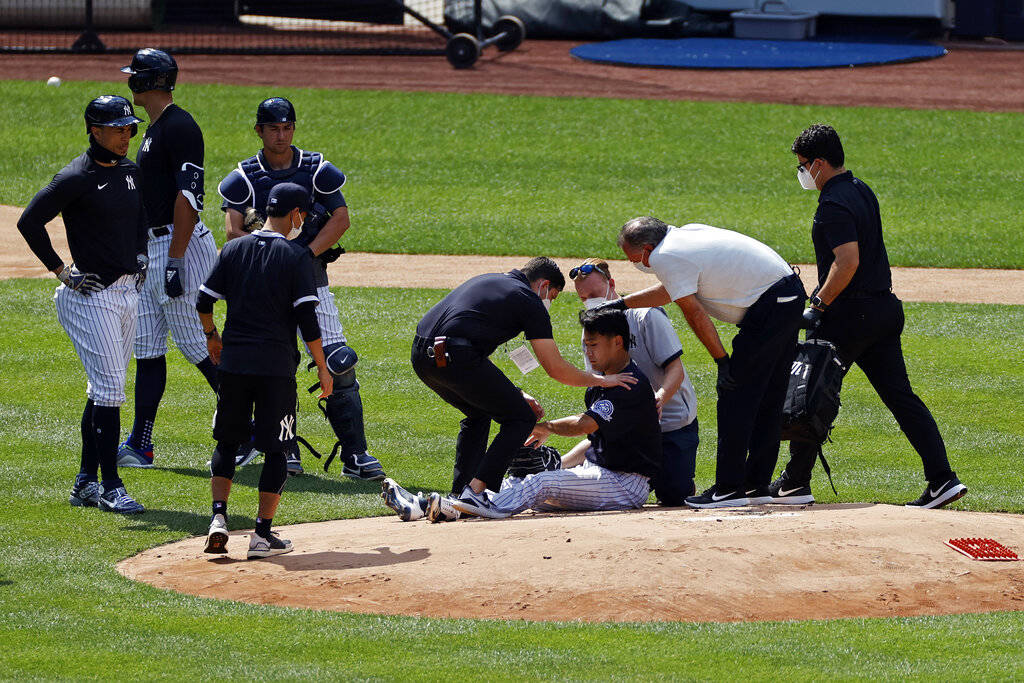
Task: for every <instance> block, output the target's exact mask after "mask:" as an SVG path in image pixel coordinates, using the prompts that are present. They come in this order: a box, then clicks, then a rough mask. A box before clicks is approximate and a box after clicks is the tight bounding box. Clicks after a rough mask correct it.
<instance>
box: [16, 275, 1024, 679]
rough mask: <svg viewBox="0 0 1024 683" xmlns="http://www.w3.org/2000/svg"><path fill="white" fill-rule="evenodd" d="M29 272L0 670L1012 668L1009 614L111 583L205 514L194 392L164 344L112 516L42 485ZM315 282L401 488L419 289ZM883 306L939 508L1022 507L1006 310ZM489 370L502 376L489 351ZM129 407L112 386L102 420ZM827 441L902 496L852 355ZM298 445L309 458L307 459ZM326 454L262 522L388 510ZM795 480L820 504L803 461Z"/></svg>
mask: <svg viewBox="0 0 1024 683" xmlns="http://www.w3.org/2000/svg"><path fill="white" fill-rule="evenodd" d="M53 286H54V283H52V282H51V281H45V280H13V281H3V282H0V315H2V319H3V321H4V325H3V327H2V328H0V425H2V426H0V486H2V490H3V491H4V494H5V495H4V504H3V506H2V507H0V540H2V542H3V543H4V559H3V562H2V563H0V638H2V642H3V644H4V647H3V648H0V666H2V668H0V671H2V673H0V677H2V678H11V679H19V678H28V677H38V678H85V677H97V678H98V677H105V678H110V677H114V676H116V677H118V678H122V679H132V678H140V679H152V678H185V677H198V678H211V679H212V678H236V679H238V678H254V677H261V678H298V677H318V678H383V679H392V678H399V677H402V678H411V679H433V680H438V679H450V678H453V677H468V676H474V674H475V675H477V676H481V677H484V678H488V679H505V680H511V679H522V678H525V677H530V678H559V679H606V678H619V679H635V678H642V679H659V678H673V679H677V678H679V679H723V678H730V679H752V680H768V679H780V678H787V677H790V678H796V677H799V678H807V679H809V678H816V679H824V678H829V679H853V678H865V677H868V678H893V679H895V678H900V679H903V678H913V679H921V680H923V679H933V680H934V679H937V678H940V677H943V678H948V677H949V676H950V675H951V672H957V673H956V674H955V675H957V676H963V677H967V678H977V679H991V680H995V679H1009V678H1021V677H1024V660H1022V659H1021V657H1020V652H1021V651H1022V648H1024V636H1022V635H1021V634H1022V632H1024V613H997V614H987V615H965V616H952V617H927V618H913V619H890V620H870V619H860V620H837V621H830V622H792V623H757V624H679V623H672V624H647V625H635V624H615V625H586V624H574V623H562V624H559V623H553V624H530V623H522V622H508V623H503V622H484V621H460V620H434V619H415V618H404V617H375V616H359V615H347V614H336V613H322V612H315V611H303V610H290V609H282V608H272V607H259V606H254V605H247V604H236V603H228V602H220V601H213V600H204V599H199V598H194V597H189V596H183V595H178V594H175V593H170V592H164V591H160V590H157V589H155V588H152V587H149V586H146V585H141V584H136V583H134V582H131V581H129V580H127V579H125V578H123V577H122V576H120V575H119V574H118V573H117V572H116V571H115V570H114V569H113V565H114V563H116V562H117V561H118V560H120V559H121V558H123V557H125V556H128V555H130V554H133V553H135V552H137V551H139V550H142V549H144V548H148V547H152V546H154V545H158V544H161V543H165V542H168V541H172V540H175V539H180V538H183V537H186V536H190V535H196V534H200V533H203V532H204V531H205V528H206V524H207V520H208V510H209V497H208V496H209V494H208V491H209V488H208V487H209V484H208V474H207V471H206V469H205V462H206V460H207V459H208V456H209V452H210V450H211V448H212V442H211V440H210V436H209V423H210V414H211V412H212V407H213V400H212V395H211V393H210V391H209V389H208V388H207V386H206V384H205V382H204V381H203V380H202V378H201V377H200V376H199V374H198V373H197V372H196V371H195V370H194V369H193V368H192V367H191V366H189V365H188V364H187V363H186V362H185V361H184V360H183V359H182V358H181V356H180V355H179V354H177V353H176V352H172V353H171V354H170V355H169V367H168V381H169V386H168V393H167V396H166V398H165V401H164V404H163V406H162V408H161V413H160V416H159V420H158V425H157V429H156V435H155V438H156V442H157V464H158V466H159V467H158V469H155V470H152V471H138V470H129V471H124V472H123V474H124V477H125V480H126V483H127V486H128V490H129V491H130V492H131V493H133V494H134V495H136V496H137V497H138V499H139V500H141V501H142V502H143V503H144V504H145V505H146V506H147V507H148V508H149V510H148V511H147V513H146V514H145V515H142V516H140V517H135V518H123V517H117V516H115V515H111V514H108V513H103V512H100V511H98V510H93V509H73V508H70V507H69V506H68V505H67V502H66V500H67V498H66V497H67V492H68V489H69V487H70V484H71V481H72V479H73V477H74V474H75V472H76V471H77V461H78V450H79V443H80V441H79V438H80V437H79V429H78V424H79V418H80V414H81V408H82V405H83V404H84V400H85V399H84V396H83V388H84V385H85V381H84V373H83V371H82V369H81V366H80V364H79V363H78V360H77V359H76V358H75V356H74V353H73V351H72V349H71V346H70V343H69V341H68V340H67V338H66V337H65V335H64V333H63V331H62V330H61V329H60V327H59V326H58V324H57V322H56V316H55V314H54V310H53V304H52V303H51V295H52V290H53ZM337 293H338V301H339V304H340V306H341V309H342V316H343V319H344V320H345V322H346V329H347V332H348V334H349V337H350V341H351V343H352V345H353V346H354V347H355V348H356V349H357V350H358V351H359V354H360V357H361V361H360V369H359V372H360V382H361V384H362V387H363V397H364V401H365V404H366V410H367V427H368V435H369V438H370V441H371V444H372V448H373V451H374V452H375V453H376V454H377V455H378V456H379V457H380V459H381V461H382V462H383V463H384V465H385V467H386V468H387V469H388V472H389V473H390V474H391V475H392V476H394V477H396V478H397V479H398V480H399V481H401V482H403V483H406V484H407V485H409V486H411V487H414V489H415V488H424V489H431V488H436V489H444V488H445V487H446V485H447V484H448V483H449V482H450V470H451V459H452V455H451V453H452V448H453V442H454V433H455V430H456V428H457V419H458V417H459V416H458V414H457V413H456V412H455V411H454V410H452V409H450V408H448V407H447V406H445V405H444V404H442V403H441V402H440V401H439V400H438V399H436V397H434V396H433V395H432V394H431V393H430V392H429V391H428V390H427V389H426V388H425V387H423V386H422V385H421V384H420V383H419V382H418V380H417V379H416V378H415V376H414V375H413V373H412V371H411V369H410V367H409V365H408V358H407V354H408V348H409V339H410V336H411V334H412V331H413V329H414V326H415V323H416V321H417V320H418V318H419V316H420V315H421V314H422V312H423V311H424V310H426V308H427V307H428V306H429V305H430V304H431V303H433V302H434V301H436V300H437V299H438V298H439V297H440V296H441V294H442V293H441V292H439V291H431V290H393V289H341V290H337ZM571 299H572V298H571V297H568V296H565V297H563V298H560V299H559V300H558V301H557V302H556V303H555V305H554V307H553V315H554V320H555V328H556V330H557V333H556V336H557V340H558V342H559V344H560V346H561V347H562V349H563V351H564V353H565V354H566V356H567V357H569V358H570V359H573V360H578V359H579V354H578V352H577V351H576V348H577V347H576V342H577V339H578V337H577V335H578V332H577V330H576V327H575V324H574V322H573V317H574V315H575V309H576V305H575V302H573V301H571ZM218 312H219V313H221V314H222V313H223V307H222V306H221V307H219V311H218ZM907 312H908V328H907V332H906V334H905V335H904V344H905V348H906V350H907V356H908V360H909V366H910V374H911V378H912V380H913V381H914V384H915V386H916V388H917V389H918V390H919V392H920V394H921V395H922V397H923V398H924V399H925V401H926V402H928V404H929V405H930V406H931V408H932V410H933V412H934V413H935V415H936V418H937V420H938V422H939V425H940V427H941V428H942V430H943V433H944V435H945V437H946V440H947V444H948V446H949V450H950V457H951V459H952V460H953V463H954V466H955V468H956V469H957V471H958V473H959V474H960V476H961V478H962V479H963V480H964V481H965V482H966V483H967V484H968V485H969V486H970V488H971V493H970V494H969V495H968V496H967V497H966V498H965V499H963V500H962V501H961V502H959V503H957V504H956V506H957V507H960V508H965V509H973V510H1008V511H1013V512H1024V500H1022V497H1021V491H1020V477H1019V465H1020V453H1021V452H1022V451H1024V425H1022V424H1021V422H1020V419H1019V415H1018V414H1017V413H1018V411H1017V410H1016V408H1015V406H1017V405H1019V400H1020V396H1021V393H1022V391H1024V367H1022V364H1021V361H1020V359H1019V358H1017V356H1016V355H1014V354H1012V353H1009V352H1005V353H994V352H993V350H994V349H1019V348H1022V347H1024V307H1008V306H973V305H941V304H912V305H908V306H907ZM671 315H672V317H673V320H674V322H675V323H676V327H677V329H679V330H680V331H681V332H682V333H681V337H682V339H683V342H684V362H685V363H686V365H687V367H688V369H689V371H690V372H691V374H692V376H693V378H694V383H695V385H696V388H697V392H698V399H699V401H701V406H700V419H701V423H702V434H701V436H702V444H701V448H700V455H699V466H698V479H699V483H700V484H705V483H708V482H709V481H710V478H711V476H712V472H713V452H714V449H713V444H714V441H715V430H714V412H713V376H714V375H713V372H714V371H713V364H712V363H711V361H710V359H709V358H708V357H707V355H706V353H705V352H704V351H703V350H702V349H701V348H700V347H699V344H698V343H697V342H696V341H695V340H694V339H693V337H692V335H691V334H689V333H688V332H685V327H684V323H682V321H681V319H680V316H679V315H678V313H677V312H676V311H672V312H671ZM728 336H731V334H730V335H728ZM502 365H503V367H505V368H506V370H507V371H508V372H510V373H515V372H516V371H515V370H514V368H511V367H510V363H508V362H502ZM132 372H133V371H132ZM130 374H131V373H130ZM303 381H304V378H303ZM310 381H312V380H310ZM522 383H523V385H524V386H525V387H526V389H527V390H528V391H530V392H531V393H533V394H534V395H535V396H538V397H539V398H540V399H541V400H542V401H543V402H544V403H545V405H546V407H547V408H548V411H549V412H550V413H551V414H552V415H560V414H566V413H569V412H574V411H576V410H578V409H579V407H580V401H581V395H582V390H579V389H570V388H565V387H561V386H560V385H557V384H556V383H555V382H553V381H552V380H549V379H546V378H544V377H543V376H542V374H541V373H540V371H535V372H534V373H531V374H530V375H529V376H527V377H526V378H525V379H523V380H522ZM301 385H302V381H300V386H301ZM129 395H130V391H129ZM131 409H132V407H131V404H130V403H129V405H128V406H126V409H125V411H124V412H125V414H124V416H123V419H122V422H123V423H124V426H125V428H126V427H127V425H128V424H129V420H130V418H131ZM299 427H300V431H301V433H303V434H305V435H306V436H308V437H309V438H311V439H312V441H313V442H314V443H315V444H319V445H321V446H326V445H327V444H328V443H329V429H328V427H327V425H326V423H325V422H324V421H323V420H322V418H320V417H319V413H318V412H317V411H316V409H315V408H314V406H313V403H312V401H311V400H309V399H305V400H304V401H303V403H302V410H301V412H300V416H299ZM834 438H835V441H836V443H835V444H834V445H832V446H831V447H830V449H829V455H830V460H831V462H832V464H833V468H834V471H835V474H836V484H837V486H838V487H839V491H840V494H841V495H840V496H839V498H838V500H841V501H863V500H868V501H875V500H877V501H884V502H895V503H899V502H903V501H905V500H908V499H910V498H913V497H916V496H917V495H918V494H919V493H920V491H921V488H922V487H923V486H924V481H923V479H922V476H921V466H920V462H919V460H918V459H917V457H916V455H914V453H913V451H912V450H911V449H910V447H909V446H908V444H907V443H906V441H905V439H903V438H902V437H901V436H900V434H899V433H898V431H897V428H896V426H895V424H894V423H893V421H892V419H891V416H889V415H888V413H886V412H885V410H884V409H883V408H882V407H881V404H880V403H879V401H878V399H877V398H876V397H874V396H873V395H872V394H871V391H870V389H869V387H868V386H867V382H866V380H865V379H864V377H863V375H861V374H860V373H859V371H856V370H855V371H854V372H853V373H852V374H851V375H850V378H849V379H848V381H847V385H846V388H845V391H844V406H843V412H842V414H841V418H840V421H839V426H838V427H837V429H836V431H835V434H834ZM554 443H556V444H557V445H561V446H565V445H567V444H568V443H569V442H568V441H566V440H556V441H555V442H554ZM306 460H307V463H306V464H307V465H309V469H310V470H314V469H315V465H316V463H315V462H310V459H309V458H307V459H306ZM338 469H339V466H338V465H337V464H336V465H335V466H334V472H333V473H332V474H331V475H328V476H325V475H324V474H323V473H322V472H315V473H314V474H312V475H308V476H303V477H300V478H298V479H293V480H292V481H290V482H289V484H288V487H287V490H286V493H285V497H284V500H283V503H282V505H281V510H280V512H279V514H278V517H277V518H276V521H277V522H280V523H282V524H288V523H295V522H302V521H316V520H325V519H335V518H347V517H357V516H366V515H379V514H385V513H387V512H388V511H387V510H386V509H385V508H384V507H383V506H382V504H381V503H380V501H379V498H378V497H377V491H378V488H377V486H376V485H374V484H372V483H356V482H351V481H348V480H342V479H341V478H340V477H339V473H338ZM257 474H258V468H249V469H246V470H243V471H241V472H240V474H239V477H238V479H237V485H236V487H235V489H234V494H233V496H232V500H231V512H232V516H231V520H230V522H231V526H232V528H242V527H247V526H251V525H252V523H253V520H252V515H253V512H254V509H255V501H256V492H255V485H256V479H257ZM339 494H344V495H339ZM815 495H816V496H817V497H818V498H819V500H821V501H822V502H831V501H833V500H834V498H833V496H832V495H831V492H830V491H829V490H828V488H827V485H825V484H824V483H823V481H822V480H821V479H820V477H819V479H818V480H817V483H816V487H815ZM387 542H388V541H387V539H386V538H382V539H381V543H382V544H385V545H386V544H387ZM564 569H566V570H567V571H568V570H570V569H569V568H564ZM456 587H457V580H453V582H452V589H453V590H455V589H456Z"/></svg>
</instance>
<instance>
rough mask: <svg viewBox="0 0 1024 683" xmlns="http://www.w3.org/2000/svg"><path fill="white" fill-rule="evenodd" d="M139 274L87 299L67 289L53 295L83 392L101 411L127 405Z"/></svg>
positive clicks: (61, 287) (122, 279) (58, 290)
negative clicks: (81, 374)
mask: <svg viewBox="0 0 1024 683" xmlns="http://www.w3.org/2000/svg"><path fill="white" fill-rule="evenodd" d="M135 281H136V277H135V275H122V276H121V277H120V278H118V279H117V280H115V281H114V283H113V284H111V285H110V286H109V287H107V288H105V289H103V290H101V291H99V292H93V293H92V294H91V295H89V296H86V295H84V294H79V293H78V292H76V291H74V290H73V289H68V288H67V287H65V286H64V285H61V286H59V287H58V288H57V291H56V292H55V293H54V295H53V299H54V303H55V304H56V307H57V320H58V321H60V324H61V327H63V328H64V330H65V331H66V332H67V333H68V337H70V338H71V343H72V344H73V345H74V347H75V353H76V354H78V357H79V358H80V359H81V361H82V365H83V366H84V367H85V376H86V378H87V380H88V384H87V386H86V390H85V393H86V395H87V396H88V397H89V398H90V399H92V402H93V403H95V404H96V405H98V406H110V407H118V406H121V405H122V404H123V403H124V400H125V394H124V378H125V372H126V371H127V369H128V361H129V360H130V359H131V353H132V340H133V339H134V338H135V320H136V310H137V307H138V302H139V295H138V292H137V291H136V289H135Z"/></svg>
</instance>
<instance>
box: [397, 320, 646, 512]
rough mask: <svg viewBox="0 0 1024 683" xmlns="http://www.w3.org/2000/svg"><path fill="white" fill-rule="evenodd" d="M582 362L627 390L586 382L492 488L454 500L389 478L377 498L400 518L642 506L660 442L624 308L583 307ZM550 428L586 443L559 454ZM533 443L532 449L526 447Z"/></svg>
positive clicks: (541, 427)
mask: <svg viewBox="0 0 1024 683" xmlns="http://www.w3.org/2000/svg"><path fill="white" fill-rule="evenodd" d="M580 324H581V325H582V327H583V340H584V347H585V349H586V355H587V361H588V362H589V364H590V366H591V367H592V368H593V369H594V370H595V371H596V372H598V373H600V374H604V375H610V374H616V373H628V374H630V375H632V376H633V377H635V378H636V380H637V382H636V384H633V385H631V386H630V387H629V388H626V387H622V386H615V387H607V388H606V387H590V388H589V389H587V391H586V394H585V397H584V405H585V406H586V410H585V411H584V412H582V413H580V414H578V415H571V416H569V417H563V418H560V419H557V420H549V421H543V422H538V423H537V425H536V427H535V428H534V430H533V433H532V434H531V435H530V438H529V439H528V441H527V447H525V448H522V449H520V450H519V451H518V453H517V455H516V457H515V458H514V459H513V460H512V462H511V464H510V466H509V470H508V476H507V477H506V478H505V479H504V480H503V481H502V484H501V490H500V491H498V492H497V493H495V492H493V491H484V492H483V493H480V494H474V495H473V496H469V495H467V493H466V492H465V491H464V492H463V494H462V495H461V496H459V497H458V498H455V497H450V496H444V495H442V494H440V493H431V494H429V495H424V494H423V493H418V494H415V495H413V494H412V493H410V492H409V491H407V490H406V489H404V488H402V487H401V486H399V485H398V484H397V483H396V482H395V481H394V480H392V479H385V480H384V482H383V487H382V493H381V497H382V498H383V500H384V503H385V505H387V506H388V507H390V508H391V509H392V510H394V511H395V512H396V513H397V514H398V516H399V518H401V519H402V520H403V521H412V520H416V519H422V518H427V519H429V520H430V521H432V522H447V521H454V520H456V519H459V517H461V516H463V515H470V516H476V517H488V518H494V519H498V518H504V517H511V516H512V515H514V514H516V513H518V512H522V511H523V510H528V509H532V510H537V511H556V510H577V511H589V510H625V509H630V508H639V507H642V506H643V505H644V503H645V502H647V498H648V496H649V495H650V491H651V485H650V480H651V478H652V477H654V476H656V475H657V474H658V472H659V471H660V469H661V461H662V444H661V429H660V427H659V423H658V406H657V402H656V399H655V396H654V391H653V389H652V388H651V384H650V382H649V381H648V380H647V377H645V376H644V374H643V372H641V371H640V369H639V368H638V367H637V365H636V363H635V362H634V361H633V360H632V359H631V358H630V355H629V346H630V333H629V323H628V322H627V320H626V316H625V315H624V314H623V313H622V312H621V311H613V310H587V311H582V312H581V313H580ZM552 434H557V435H559V436H570V437H571V436H584V435H586V436H587V438H588V440H589V442H590V445H589V447H587V448H586V449H573V451H572V452H571V453H570V454H568V455H566V456H565V457H564V458H562V457H559V456H558V452H557V451H555V449H553V448H551V447H549V446H545V445H543V443H544V441H545V440H546V439H547V438H548V437H549V436H551V435H552ZM530 446H532V447H530Z"/></svg>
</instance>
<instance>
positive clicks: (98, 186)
mask: <svg viewBox="0 0 1024 683" xmlns="http://www.w3.org/2000/svg"><path fill="white" fill-rule="evenodd" d="M109 184H110V183H103V184H102V185H97V186H96V189H97V190H102V189H103V188H104V187H106V186H107V185H109Z"/></svg>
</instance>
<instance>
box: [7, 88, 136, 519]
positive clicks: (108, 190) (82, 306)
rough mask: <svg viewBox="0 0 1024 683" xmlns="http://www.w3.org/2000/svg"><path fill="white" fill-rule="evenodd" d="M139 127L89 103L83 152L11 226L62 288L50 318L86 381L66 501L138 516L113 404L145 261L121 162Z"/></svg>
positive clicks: (118, 110) (127, 113) (131, 186)
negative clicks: (58, 227) (62, 238)
mask: <svg viewBox="0 0 1024 683" xmlns="http://www.w3.org/2000/svg"><path fill="white" fill-rule="evenodd" d="M140 121H141V119H138V118H136V117H135V111H134V110H133V109H132V105H131V104H130V103H129V102H128V100H126V99H125V98H123V97H117V96H111V95H104V96H103V97H97V98H96V99H94V100H93V101H92V102H90V103H89V105H88V107H86V109H85V131H86V133H88V135H89V149H88V150H87V151H86V152H85V153H84V154H82V155H80V156H79V157H77V158H76V159H74V160H73V161H72V162H71V163H70V164H68V165H67V166H65V167H64V168H63V169H61V171H60V172H58V173H57V175H55V176H54V177H53V180H51V181H50V183H49V184H48V185H47V186H46V187H44V188H43V189H42V190H40V191H39V192H38V193H37V194H36V196H35V197H33V198H32V201H31V202H29V205H28V207H27V208H26V209H25V211H24V213H22V215H21V219H20V220H19V221H18V230H20V231H21V234H22V235H23V236H24V238H25V241H26V242H28V245H29V247H30V248H31V249H32V253H34V254H35V255H36V256H38V257H39V260H40V261H42V263H43V265H44V266H46V268H47V270H50V271H52V272H53V273H54V274H55V275H56V276H57V279H59V280H60V282H61V284H60V286H59V287H57V292H56V293H55V294H54V301H55V303H56V306H57V319H58V320H59V321H60V324H61V326H62V327H63V328H64V330H65V331H66V332H67V334H68V337H69V338H70V339H71V343H72V344H73V345H74V348H75V353H77V354H78V357H79V359H81V361H82V365H83V366H84V367H85V374H86V377H87V378H88V384H87V386H86V395H87V397H88V400H87V401H86V404H85V411H84V412H83V413H82V458H81V468H80V470H79V473H78V476H77V477H75V483H74V485H73V486H72V488H71V497H70V502H71V504H72V505H75V506H90V507H96V506H99V507H100V509H103V510H108V511H110V512H117V513H121V514H133V513H139V512H143V511H144V510H145V508H144V507H143V506H142V505H141V504H140V503H138V502H136V501H135V500H134V499H133V498H132V497H131V496H129V495H128V492H127V491H126V490H125V487H124V483H123V482H122V481H121V478H120V476H119V475H118V471H117V440H118V435H119V433H120V429H121V408H120V406H121V404H123V403H124V399H125V395H124V380H125V372H126V370H127V368H128V360H129V358H131V344H132V341H133V339H134V336H135V319H136V308H137V305H138V288H139V287H140V286H141V285H142V283H143V281H144V280H145V274H146V261H147V259H146V237H147V235H146V212H145V206H144V204H143V201H142V196H141V191H140V190H141V184H142V183H141V179H140V174H139V169H138V168H137V167H136V166H135V164H133V163H132V162H131V161H129V160H128V159H126V158H125V154H127V153H128V143H129V140H130V139H131V137H132V136H133V135H135V133H136V131H137V130H138V124H139V123H140ZM57 214H61V215H62V216H63V218H64V227H65V229H66V230H67V235H68V247H69V248H70V249H71V258H72V259H73V261H74V262H73V263H72V264H71V265H65V264H64V262H63V260H62V259H61V257H60V256H58V255H57V252H56V251H54V249H53V245H52V244H51V242H50V238H49V235H48V234H47V232H46V224H47V223H49V222H50V221H51V220H53V219H54V218H55V217H56V216H57ZM100 476H102V479H100Z"/></svg>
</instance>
